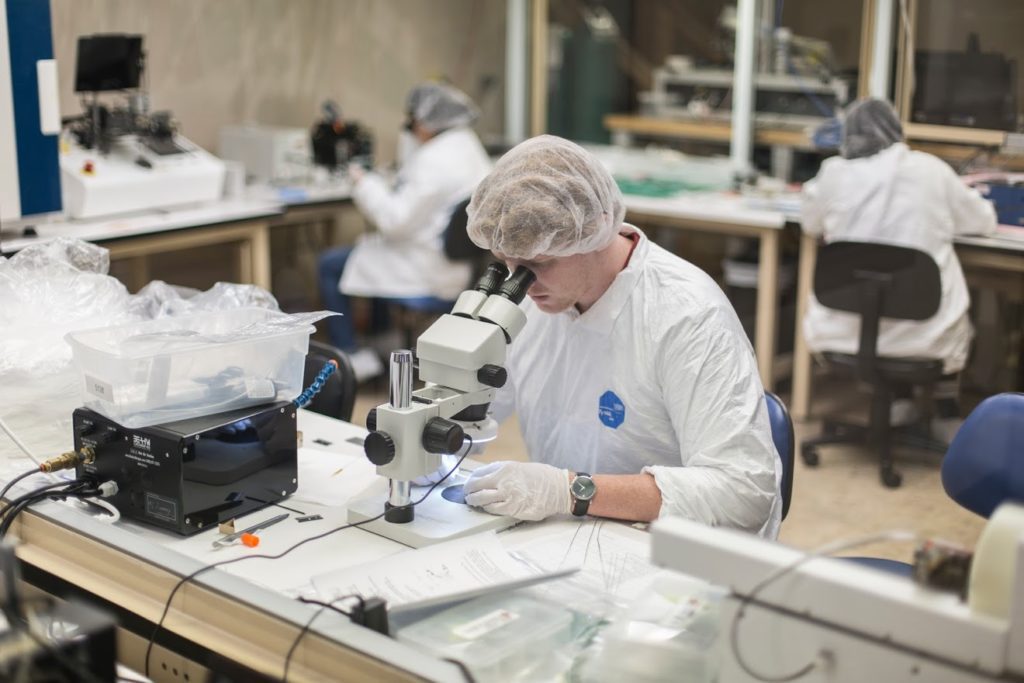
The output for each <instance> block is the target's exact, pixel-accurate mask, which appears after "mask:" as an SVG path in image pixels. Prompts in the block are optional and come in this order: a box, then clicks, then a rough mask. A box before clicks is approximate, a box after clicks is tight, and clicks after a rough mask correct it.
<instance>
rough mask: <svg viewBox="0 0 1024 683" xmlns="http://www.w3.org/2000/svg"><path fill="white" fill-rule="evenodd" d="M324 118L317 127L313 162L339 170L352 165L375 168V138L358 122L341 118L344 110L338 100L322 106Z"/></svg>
mask: <svg viewBox="0 0 1024 683" xmlns="http://www.w3.org/2000/svg"><path fill="white" fill-rule="evenodd" d="M322 109H323V114H324V115H323V118H322V119H321V120H320V121H318V122H316V123H315V124H313V130H312V131H311V132H310V143H311V145H312V147H313V163H314V164H316V165H317V166H324V167H325V168H328V169H330V170H332V171H333V170H335V169H337V168H341V167H344V166H347V165H348V164H360V165H361V166H363V167H365V168H368V169H369V168H373V138H371V137H370V133H369V132H368V131H367V130H366V129H365V128H363V127H362V126H360V125H359V124H358V123H356V122H355V121H345V120H344V119H342V118H341V109H340V108H339V107H338V105H337V103H336V102H334V100H327V101H325V102H324V103H323V105H322Z"/></svg>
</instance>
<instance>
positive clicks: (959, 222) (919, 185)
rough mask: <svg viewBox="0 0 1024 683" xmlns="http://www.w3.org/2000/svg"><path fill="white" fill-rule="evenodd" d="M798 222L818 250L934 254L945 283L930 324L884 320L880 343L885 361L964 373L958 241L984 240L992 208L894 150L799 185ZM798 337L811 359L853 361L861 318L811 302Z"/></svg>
mask: <svg viewBox="0 0 1024 683" xmlns="http://www.w3.org/2000/svg"><path fill="white" fill-rule="evenodd" d="M801 222H802V224H803V229H804V231H805V232H807V233H810V234H812V235H821V236H823V237H824V239H825V242H834V241H837V240H851V241H858V242H881V243H884V244H894V245H898V246H904V247H913V248H914V249H920V250H921V251H924V252H926V253H928V254H930V255H931V257H932V258H934V259H935V262H936V263H937V264H938V266H939V272H940V274H941V277H942V301H941V303H940V304H939V311H938V313H936V314H935V315H934V316H933V317H931V318H929V319H928V320H922V321H908V320H885V319H883V321H882V324H881V329H880V331H879V337H878V351H879V354H880V355H882V356H890V357H923V358H941V359H943V361H944V368H943V369H944V372H946V373H947V374H948V373H951V372H957V371H959V370H961V369H962V368H963V367H964V365H965V364H966V362H967V353H968V350H969V348H970V343H971V338H972V336H973V334H974V332H973V329H972V328H971V323H970V321H969V320H968V317H967V308H968V306H969V304H970V297H969V295H968V293H967V283H966V282H965V281H964V274H963V271H962V270H961V269H960V262H959V261H958V260H957V258H956V253H955V252H954V251H953V237H954V236H955V235H962V234H970V233H979V234H991V233H992V231H994V230H995V227H996V214H995V210H994V209H993V207H992V204H990V203H989V202H988V201H987V200H985V199H983V198H982V197H981V195H979V194H978V193H977V192H976V191H975V190H973V189H971V188H969V187H967V186H966V185H964V183H963V181H962V180H960V178H959V177H957V175H956V173H954V172H953V169H951V168H950V167H949V166H948V165H947V164H946V163H945V162H943V161H942V160H940V159H938V158H936V157H934V156H932V155H930V154H925V153H923V152H915V151H911V150H910V149H909V148H908V147H907V146H906V145H905V144H903V143H896V144H894V145H891V146H890V147H888V148H886V149H884V150H882V151H881V152H879V153H878V154H875V155H872V156H870V157H864V158H861V159H843V158H840V157H833V158H831V159H826V160H825V163H823V164H822V166H821V170H820V171H819V173H818V176H817V177H816V178H815V179H814V180H811V181H809V182H807V183H806V184H805V185H804V190H803V208H802V211H801ZM803 329H804V336H805V338H806V339H807V345H808V347H809V348H810V349H811V350H812V351H837V352H840V353H850V354H852V353H856V352H857V346H858V343H859V334H860V323H859V317H858V316H857V315H855V314H853V313H844V312H841V311H835V310H832V309H828V308H825V307H824V306H822V305H821V304H820V303H818V301H817V299H815V298H813V297H812V298H811V301H810V302H809V303H808V310H807V316H806V317H805V318H804V322H803Z"/></svg>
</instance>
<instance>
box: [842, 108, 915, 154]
mask: <svg viewBox="0 0 1024 683" xmlns="http://www.w3.org/2000/svg"><path fill="white" fill-rule="evenodd" d="M902 139H903V126H901V125H900V119H899V117H898V116H897V115H896V110H895V109H893V108H892V105H891V104H889V103H888V102H886V101H885V100H880V99H877V98H873V97H866V98H864V99H860V100H857V101H856V102H854V103H853V104H851V105H850V106H849V107H847V108H846V112H845V118H844V120H843V139H842V141H841V142H840V144H839V152H840V154H842V155H843V156H844V157H845V158H847V159H859V158H861V157H869V156H872V155H874V154H878V153H879V152H881V151H882V150H883V149H886V148H887V147H889V146H890V145H892V144H894V143H896V142H899V141H900V140H902Z"/></svg>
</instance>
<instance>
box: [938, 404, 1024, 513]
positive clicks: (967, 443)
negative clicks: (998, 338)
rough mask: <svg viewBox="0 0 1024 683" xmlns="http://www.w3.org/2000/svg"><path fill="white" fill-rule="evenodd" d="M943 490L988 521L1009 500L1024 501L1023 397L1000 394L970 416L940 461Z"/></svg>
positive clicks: (980, 405) (980, 406) (973, 411)
mask: <svg viewBox="0 0 1024 683" xmlns="http://www.w3.org/2000/svg"><path fill="white" fill-rule="evenodd" d="M942 487H943V488H944V489H946V493H947V494H948V495H949V497H950V498H952V499H953V500H955V501H956V502H957V503H959V504H960V505H961V506H962V507H965V508H967V509H968V510H970V511H971V512H974V513H976V514H979V515H981V516H982V517H986V518H987V517H989V516H990V515H991V514H992V513H993V512H994V511H995V509H996V508H997V507H999V505H1000V504H1001V503H1004V502H1006V501H1008V500H1012V501H1016V502H1024V394H1018V393H1014V394H997V395H996V396H991V397H989V398H987V399H985V400H984V401H982V402H981V403H979V404H978V407H976V408H975V409H974V410H972V411H971V414H970V415H968V416H967V419H966V420H964V423H963V425H962V426H961V427H960V430H959V431H958V432H957V433H956V436H955V437H953V442H952V443H951V444H949V450H948V451H946V457H945V458H944V459H943V461H942Z"/></svg>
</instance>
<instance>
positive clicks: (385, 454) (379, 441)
mask: <svg viewBox="0 0 1024 683" xmlns="http://www.w3.org/2000/svg"><path fill="white" fill-rule="evenodd" d="M363 450H364V451H366V457H367V459H368V460H369V461H370V462H372V463H373V464H374V465H376V466H377V467H383V466H384V465H387V464H388V463H389V462H391V461H392V460H394V459H395V440H394V439H392V438H391V437H390V436H388V435H387V434H386V433H385V432H370V433H369V434H367V435H366V439H364V440H363Z"/></svg>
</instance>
